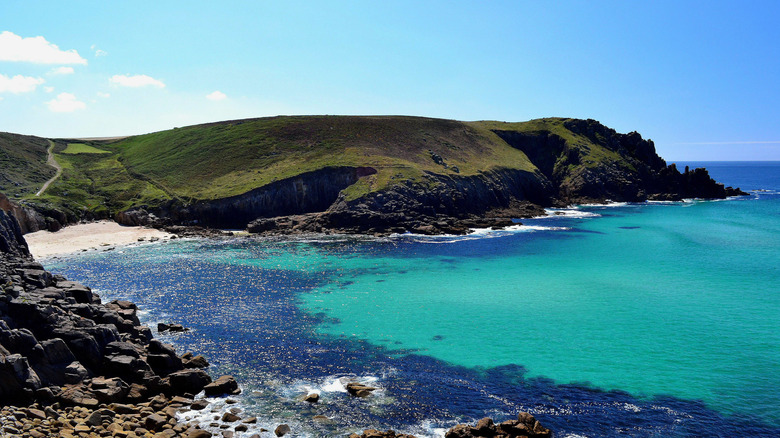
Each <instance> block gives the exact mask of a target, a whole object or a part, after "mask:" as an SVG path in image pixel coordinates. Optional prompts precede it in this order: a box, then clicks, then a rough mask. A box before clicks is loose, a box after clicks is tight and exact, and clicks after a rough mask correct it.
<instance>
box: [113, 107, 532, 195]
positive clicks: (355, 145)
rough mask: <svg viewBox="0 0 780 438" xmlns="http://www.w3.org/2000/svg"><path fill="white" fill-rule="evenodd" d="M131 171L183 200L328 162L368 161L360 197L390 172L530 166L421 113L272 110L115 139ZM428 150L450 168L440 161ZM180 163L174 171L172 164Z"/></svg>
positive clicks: (502, 147)
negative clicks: (283, 113)
mask: <svg viewBox="0 0 780 438" xmlns="http://www.w3.org/2000/svg"><path fill="white" fill-rule="evenodd" d="M110 147H111V149H112V150H114V151H116V152H117V154H118V156H119V159H120V161H121V162H122V163H123V164H124V165H125V166H126V167H127V169H128V170H130V171H131V173H133V174H137V175H144V176H146V177H148V178H149V180H150V181H151V182H152V183H153V184H154V185H156V186H158V187H160V188H163V189H164V190H166V191H167V192H169V193H170V194H172V195H176V196H179V197H182V198H185V199H215V198H221V197H225V196H231V195H238V194H241V193H245V192H247V191H249V190H251V189H254V188H257V187H260V186H263V185H265V184H268V183H271V182H273V181H275V180H279V179H284V178H288V177H291V176H295V175H297V174H300V173H303V172H308V171H312V170H316V169H320V168H323V167H326V166H371V167H374V168H375V169H377V170H378V173H377V175H375V176H372V177H371V178H369V179H367V180H365V181H362V182H361V183H360V184H358V185H357V186H356V187H352V188H350V189H349V190H348V194H349V195H350V197H358V196H360V195H361V194H362V193H365V192H366V191H368V190H379V189H381V188H383V187H386V186H387V185H388V184H389V183H390V182H391V181H392V179H393V177H396V179H397V178H398V177H401V178H408V179H417V178H419V177H420V176H421V175H422V173H423V172H425V171H428V172H434V173H442V174H453V175H455V174H456V172H454V171H453V170H452V168H451V166H456V167H457V168H458V169H459V172H460V174H461V175H473V174H476V173H478V172H480V171H485V170H489V169H491V168H495V167H499V166H501V167H509V168H516V169H523V170H530V171H533V169H534V167H533V165H531V164H530V162H529V161H528V160H527V158H526V157H525V155H524V154H523V153H522V152H520V151H517V150H515V149H513V148H511V147H509V146H508V145H507V144H506V143H504V142H503V141H501V140H500V139H499V138H498V137H497V136H496V135H495V134H493V133H492V132H490V131H488V130H486V129H483V128H481V127H478V126H471V125H468V124H465V123H462V122H457V121H451V120H440V119H426V118H419V117H349V116H310V117H273V118H264V119H251V120H240V121H233V122H222V123H213V124H208V125H198V126H191V127H186V128H179V129H174V130H170V131H163V132H158V133H153V134H147V135H142V136H137V137H133V138H130V139H127V140H125V141H121V142H118V143H116V144H114V145H111V146H110ZM429 150H431V151H434V152H435V153H436V154H438V155H440V156H441V157H442V158H443V159H444V161H445V163H446V164H448V165H449V166H450V168H448V169H445V168H444V167H443V166H441V165H439V164H436V163H435V162H434V160H433V159H432V158H431V154H430V153H429V152H428V151H429ZM172 169H175V171H172Z"/></svg>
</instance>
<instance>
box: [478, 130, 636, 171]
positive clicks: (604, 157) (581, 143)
mask: <svg viewBox="0 0 780 438" xmlns="http://www.w3.org/2000/svg"><path fill="white" fill-rule="evenodd" d="M567 120H570V119H565V118H558V117H550V118H546V119H535V120H529V121H527V122H517V123H505V122H495V121H481V122H475V124H476V125H478V126H481V127H484V128H487V129H491V130H501V131H516V132H520V133H523V134H544V133H550V134H554V135H557V136H558V137H561V138H562V139H563V140H564V141H565V142H566V147H567V148H571V149H576V150H578V151H579V152H580V157H581V164H582V165H584V166H585V167H587V168H592V167H597V166H600V165H603V164H605V163H614V164H617V165H620V166H624V167H626V168H627V169H630V170H634V167H633V166H632V165H631V164H630V163H629V162H627V161H626V160H625V159H624V158H623V157H621V156H620V154H618V153H616V152H614V151H611V150H609V149H607V148H605V147H604V146H602V145H600V144H597V143H594V142H593V141H591V139H589V138H588V137H586V136H584V135H581V134H575V133H573V132H571V131H570V130H568V129H566V127H565V126H564V122H566V121H567Z"/></svg>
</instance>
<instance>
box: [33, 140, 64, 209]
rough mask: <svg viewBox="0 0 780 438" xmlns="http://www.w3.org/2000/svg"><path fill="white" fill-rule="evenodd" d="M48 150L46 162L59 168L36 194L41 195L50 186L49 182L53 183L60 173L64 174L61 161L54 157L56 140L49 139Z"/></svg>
mask: <svg viewBox="0 0 780 438" xmlns="http://www.w3.org/2000/svg"><path fill="white" fill-rule="evenodd" d="M48 152H49V157H48V158H47V159H46V164H48V165H49V166H51V167H53V168H55V169H57V173H55V174H54V176H53V177H51V179H49V180H48V181H46V182H45V183H44V184H43V187H41V189H40V190H38V193H36V194H35V196H41V194H42V193H43V192H45V191H46V189H48V188H49V184H51V183H53V182H54V181H56V180H57V178H59V177H60V175H62V166H60V163H58V162H57V160H55V159H54V142H53V141H51V140H49V151H48Z"/></svg>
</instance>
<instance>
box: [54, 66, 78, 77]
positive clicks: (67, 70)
mask: <svg viewBox="0 0 780 438" xmlns="http://www.w3.org/2000/svg"><path fill="white" fill-rule="evenodd" d="M73 73H74V70H73V67H57V68H55V69H52V71H50V72H49V74H50V75H72V74H73Z"/></svg>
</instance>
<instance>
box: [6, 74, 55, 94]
mask: <svg viewBox="0 0 780 438" xmlns="http://www.w3.org/2000/svg"><path fill="white" fill-rule="evenodd" d="M44 82H46V81H44V80H43V79H42V78H34V77H30V76H22V75H16V76H14V77H8V76H5V75H4V74H1V73H0V93H14V94H19V93H29V92H31V91H35V88H36V87H38V85H41V84H42V83H44Z"/></svg>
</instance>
